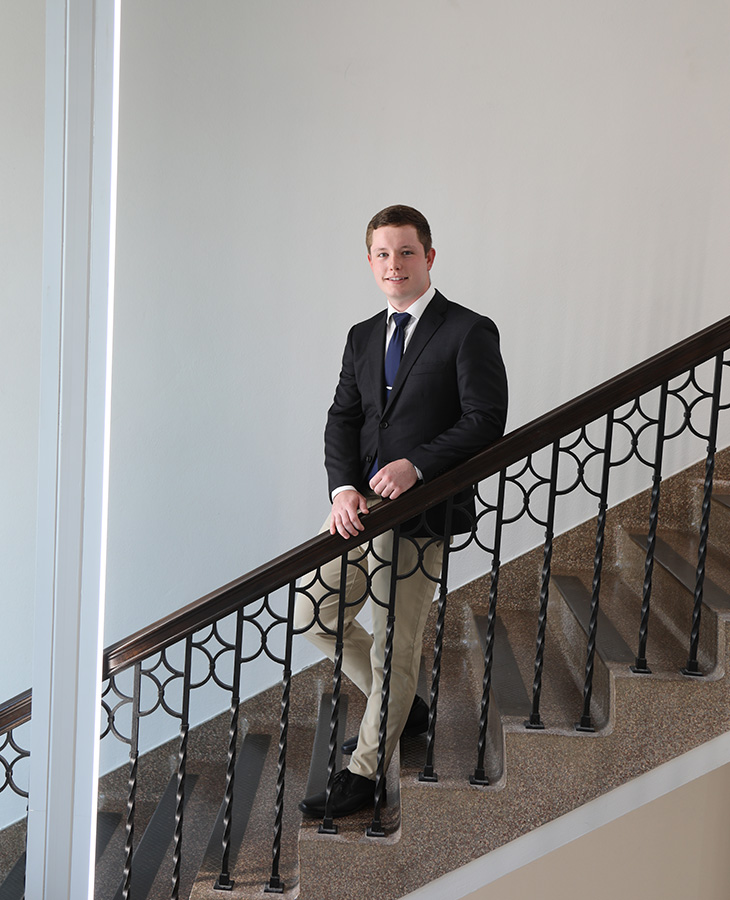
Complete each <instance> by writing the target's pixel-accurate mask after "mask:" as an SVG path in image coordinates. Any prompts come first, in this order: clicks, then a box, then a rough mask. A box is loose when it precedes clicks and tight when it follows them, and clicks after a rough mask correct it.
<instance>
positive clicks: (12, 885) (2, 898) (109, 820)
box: [0, 810, 122, 900]
mask: <svg viewBox="0 0 730 900" xmlns="http://www.w3.org/2000/svg"><path fill="white" fill-rule="evenodd" d="M121 821H122V816H121V814H120V813H113V812H105V811H104V810H102V811H101V812H99V813H98V815H97V820H96V858H97V860H98V859H100V858H101V856H102V854H103V853H104V850H105V849H106V847H107V845H108V843H109V841H110V840H111V837H112V835H113V834H114V832H115V831H116V829H117V828H118V827H119V824H120V823H121ZM24 897H25V853H23V854H22V855H21V857H20V858H19V859H18V861H17V862H16V863H15V865H14V866H13V868H12V869H11V870H10V872H8V875H7V877H6V878H5V880H4V881H3V883H2V884H1V885H0V900H23V898H24Z"/></svg>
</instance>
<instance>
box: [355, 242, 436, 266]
mask: <svg viewBox="0 0 730 900" xmlns="http://www.w3.org/2000/svg"><path fill="white" fill-rule="evenodd" d="M369 258H370V257H368V259H369ZM435 259H436V251H435V250H434V248H433V247H431V249H430V250H429V251H428V253H427V254H426V265H427V266H428V271H429V272H430V271H431V266H432V265H433V261H434V260H435Z"/></svg>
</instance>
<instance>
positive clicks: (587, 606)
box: [553, 575, 634, 664]
mask: <svg viewBox="0 0 730 900" xmlns="http://www.w3.org/2000/svg"><path fill="white" fill-rule="evenodd" d="M553 581H554V583H555V584H556V586H557V587H558V589H559V590H560V593H561V594H562V595H563V597H564V599H565V601H566V603H567V604H568V606H570V608H571V609H572V610H573V613H574V615H575V617H576V619H577V620H578V622H579V624H580V626H581V628H583V630H584V631H585V633H586V635H588V633H589V625H590V616H591V600H592V589H591V588H588V587H586V585H585V584H584V583H583V581H581V579H580V578H579V577H578V576H577V575H553ZM611 587H613V585H612V586H611ZM611 587H609V585H608V584H602V585H601V588H602V590H601V595H602V596H603V597H605V595H606V593H607V592H608V590H611ZM601 595H599V610H598V621H597V629H596V652H597V653H599V654H600V655H601V656H602V657H603V659H605V660H606V661H612V662H618V663H627V664H631V663H633V662H634V654H633V652H632V650H631V647H629V645H628V644H627V643H626V641H625V640H624V639H623V637H622V636H621V634H620V632H619V631H618V630H617V628H616V627H615V626H614V624H613V622H612V621H611V619H610V618H609V617H608V616H607V615H606V612H605V611H604V609H603V607H602V606H601V605H600V600H601Z"/></svg>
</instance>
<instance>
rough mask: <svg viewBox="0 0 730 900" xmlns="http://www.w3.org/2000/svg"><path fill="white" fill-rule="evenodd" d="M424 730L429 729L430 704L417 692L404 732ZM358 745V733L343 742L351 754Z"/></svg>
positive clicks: (343, 746) (343, 745)
mask: <svg viewBox="0 0 730 900" xmlns="http://www.w3.org/2000/svg"><path fill="white" fill-rule="evenodd" d="M424 731H428V704H427V703H426V701H425V700H421V698H420V697H419V696H418V694H416V696H415V697H414V698H413V705H412V706H411V711H410V712H409V713H408V718H407V719H406V724H405V726H404V727H403V734H407V735H414V734H423V733H424ZM356 747H357V735H355V736H354V737H351V738H347V740H346V741H345V742H344V743H343V744H342V752H343V753H345V754H347V755H350V754H351V753H354V752H355V748H356Z"/></svg>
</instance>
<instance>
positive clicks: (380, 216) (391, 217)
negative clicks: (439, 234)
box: [365, 205, 431, 254]
mask: <svg viewBox="0 0 730 900" xmlns="http://www.w3.org/2000/svg"><path fill="white" fill-rule="evenodd" d="M385 225H394V226H395V227H396V228H397V227H399V226H402V225H413V227H414V228H415V229H416V234H417V235H418V240H419V241H420V242H421V243H422V244H423V250H424V252H425V253H428V251H429V250H430V249H431V228H430V227H429V224H428V222H427V221H426V217H425V216H424V215H423V213H420V212H419V211H418V210H417V209H414V208H413V207H412V206H400V205H398V206H386V207H385V209H381V210H380V212H378V213H375V215H374V216H373V217H372V219H371V220H370V221H369V222H368V228H367V231H366V232H365V243H366V245H367V248H368V254H369V253H370V248H371V247H372V245H373V232H374V231H375V229H376V228H383V227H384V226H385Z"/></svg>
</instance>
